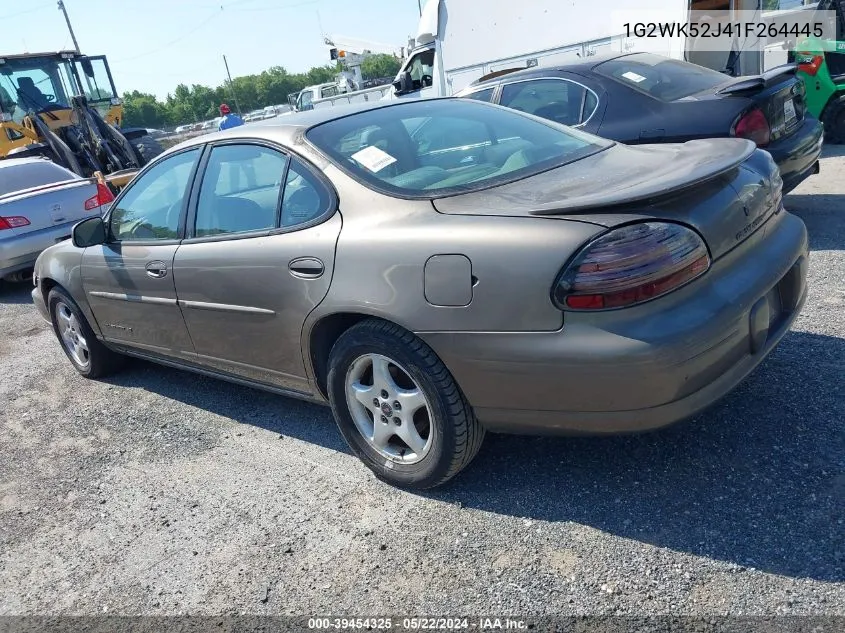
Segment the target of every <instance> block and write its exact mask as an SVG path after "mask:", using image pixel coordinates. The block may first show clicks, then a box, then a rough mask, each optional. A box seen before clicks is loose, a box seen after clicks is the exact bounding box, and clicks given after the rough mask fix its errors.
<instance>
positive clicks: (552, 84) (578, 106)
mask: <svg viewBox="0 0 845 633" xmlns="http://www.w3.org/2000/svg"><path fill="white" fill-rule="evenodd" d="M588 95H589V96H590V97H591V99H590V100H589V103H587V96H588ZM499 104H500V105H503V106H507V107H509V108H513V109H514V110H519V111H521V112H527V113H528V114H533V115H535V116H539V117H543V118H544V119H549V120H550V121H554V122H555V123H560V124H562V125H578V124H579V123H583V122H584V121H585V120H587V119H588V118H589V117H590V115H591V114H592V113H593V110H594V109H595V107H596V98H595V95H593V93H592V92H590V91H589V90H587V89H586V88H585V87H584V86H582V85H580V84H576V83H573V82H571V81H567V80H565V79H532V80H530V81H519V82H516V83H512V84H508V85H506V86H505V87H504V88H502V97H501V99H500V100H499ZM587 106H591V107H590V109H589V110H587Z"/></svg>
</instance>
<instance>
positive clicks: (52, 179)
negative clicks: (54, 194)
mask: <svg viewBox="0 0 845 633" xmlns="http://www.w3.org/2000/svg"><path fill="white" fill-rule="evenodd" d="M77 178H78V177H77V176H76V175H74V174H73V173H71V172H69V171H68V170H66V169H64V168H63V167H61V166H59V165H56V164H55V163H53V162H51V161H49V160H34V161H27V162H25V163H20V164H18V165H15V164H11V163H10V164H8V165H3V166H2V167H0V196H2V195H5V194H7V193H12V192H13V191H21V190H23V189H31V188H32V187H41V186H43V185H52V184H53V183H56V182H66V181H68V180H76V179H77Z"/></svg>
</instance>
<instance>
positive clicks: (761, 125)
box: [733, 108, 772, 147]
mask: <svg viewBox="0 0 845 633" xmlns="http://www.w3.org/2000/svg"><path fill="white" fill-rule="evenodd" d="M733 133H734V136H737V137H739V138H747V139H748V140H750V141H754V142H755V143H757V146H758V147H763V146H765V145H768V144H769V141H770V140H771V138H772V129H771V128H770V127H769V122H768V121H767V120H766V115H765V114H763V111H762V110H760V109H759V108H754V109H753V110H751V111H750V112H748V113H746V114H744V115H743V116H742V117H741V118H740V119H739V121H737V122H736V125H735V126H734V130H733Z"/></svg>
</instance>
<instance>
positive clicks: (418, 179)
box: [306, 99, 612, 198]
mask: <svg viewBox="0 0 845 633" xmlns="http://www.w3.org/2000/svg"><path fill="white" fill-rule="evenodd" d="M306 137H307V138H308V140H309V141H311V143H313V144H314V145H315V146H316V147H317V148H318V149H320V150H321V151H322V152H324V153H325V154H326V155H327V156H328V157H329V159H330V160H332V161H333V162H334V163H335V164H336V165H337V166H338V167H340V168H341V169H343V170H344V171H346V172H347V173H350V174H351V175H352V176H353V177H354V178H356V179H357V180H359V181H361V182H363V183H364V184H366V185H369V186H371V187H372V188H375V189H378V190H384V191H387V192H390V193H395V194H398V195H399V196H400V197H422V198H434V197H442V196H443V195H448V194H450V193H462V192H466V191H474V190H478V189H483V188H486V187H490V186H493V185H496V184H501V183H504V182H513V181H515V180H519V179H520V178H525V177H527V176H530V175H533V174H536V173H539V172H541V171H545V170H547V169H551V168H553V167H558V166H560V165H563V164H566V163H569V162H572V161H576V160H579V159H581V158H584V157H585V156H589V155H591V154H594V153H596V152H598V151H600V150H602V149H604V148H606V147H609V146H610V145H611V144H612V143H611V142H609V141H605V140H604V139H600V138H598V137H595V136H592V135H589V134H584V133H582V132H579V131H576V130H570V129H567V128H563V127H561V126H557V125H554V124H553V123H546V122H541V121H537V120H534V119H532V118H529V117H527V116H525V115H523V114H521V113H519V112H515V111H513V110H510V109H506V108H501V107H497V106H490V105H485V104H483V103H479V102H477V101H471V100H466V99H443V100H440V99H437V100H431V101H429V100H420V101H413V102H409V103H404V104H400V105H394V106H387V107H384V108H378V109H376V110H366V111H363V112H360V113H358V114H353V115H351V116H347V117H344V118H342V119H335V120H333V121H329V122H327V123H323V124H321V125H317V126H315V127H313V128H311V129H310V130H308V132H307V133H306Z"/></svg>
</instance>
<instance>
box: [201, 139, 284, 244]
mask: <svg viewBox="0 0 845 633" xmlns="http://www.w3.org/2000/svg"><path fill="white" fill-rule="evenodd" d="M286 163H287V157H286V156H285V155H284V154H282V153H280V152H277V151H275V150H272V149H270V148H267V147H259V146H258V145H221V146H219V147H215V148H214V149H212V150H211V155H210V156H209V159H208V165H207V167H206V169H205V175H204V176H203V179H202V185H201V187H200V195H199V201H198V204H197V219H196V236H197V237H203V236H208V235H220V234H224V233H243V232H245V231H257V230H260V229H269V228H274V227H275V226H276V210H277V209H278V208H279V194H280V192H281V189H282V178H283V176H284V173H285V164H286Z"/></svg>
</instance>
